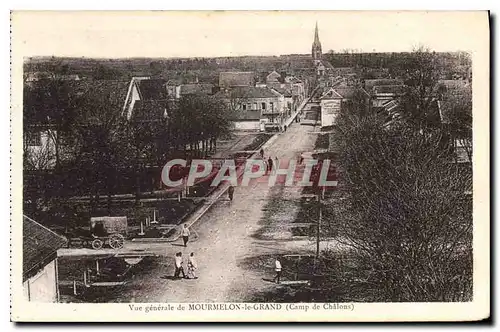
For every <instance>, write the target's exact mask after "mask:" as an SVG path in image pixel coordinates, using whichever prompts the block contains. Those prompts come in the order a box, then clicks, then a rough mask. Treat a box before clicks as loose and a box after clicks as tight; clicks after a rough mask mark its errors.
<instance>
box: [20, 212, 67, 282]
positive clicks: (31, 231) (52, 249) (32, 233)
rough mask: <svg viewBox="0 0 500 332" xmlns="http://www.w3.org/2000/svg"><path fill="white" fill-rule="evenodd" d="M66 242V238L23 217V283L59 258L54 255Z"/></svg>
mask: <svg viewBox="0 0 500 332" xmlns="http://www.w3.org/2000/svg"><path fill="white" fill-rule="evenodd" d="M66 242H67V240H66V238H65V237H63V236H60V235H58V234H56V233H54V232H53V231H51V230H50V229H48V228H47V227H45V226H43V225H41V224H39V223H37V222H36V221H34V220H33V219H31V218H29V217H27V216H23V281H24V280H26V279H28V278H29V277H31V276H32V275H34V274H36V272H37V271H38V270H39V269H41V268H43V267H44V266H45V265H46V264H47V263H49V262H50V261H51V260H53V259H54V258H55V257H57V256H54V255H57V250H58V249H59V248H61V247H63V246H65V245H66ZM53 256H54V257H53Z"/></svg>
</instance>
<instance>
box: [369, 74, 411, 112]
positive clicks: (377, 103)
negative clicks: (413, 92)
mask: <svg viewBox="0 0 500 332" xmlns="http://www.w3.org/2000/svg"><path fill="white" fill-rule="evenodd" d="M361 84H362V87H363V88H364V89H365V91H366V92H368V93H369V94H370V96H371V100H372V107H373V108H374V109H382V108H383V107H384V104H386V103H388V102H389V101H391V100H394V99H397V98H399V97H401V96H402V95H403V94H404V92H405V86H404V82H403V80H398V79H376V80H364V81H362V83H361Z"/></svg>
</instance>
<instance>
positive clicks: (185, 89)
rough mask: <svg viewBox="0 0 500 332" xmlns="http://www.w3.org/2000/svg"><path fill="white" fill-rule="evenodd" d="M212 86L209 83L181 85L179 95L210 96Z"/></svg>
mask: <svg viewBox="0 0 500 332" xmlns="http://www.w3.org/2000/svg"><path fill="white" fill-rule="evenodd" d="M213 88H214V85H213V84H210V83H192V84H182V85H181V87H180V94H181V95H189V94H205V95H209V94H212V91H213Z"/></svg>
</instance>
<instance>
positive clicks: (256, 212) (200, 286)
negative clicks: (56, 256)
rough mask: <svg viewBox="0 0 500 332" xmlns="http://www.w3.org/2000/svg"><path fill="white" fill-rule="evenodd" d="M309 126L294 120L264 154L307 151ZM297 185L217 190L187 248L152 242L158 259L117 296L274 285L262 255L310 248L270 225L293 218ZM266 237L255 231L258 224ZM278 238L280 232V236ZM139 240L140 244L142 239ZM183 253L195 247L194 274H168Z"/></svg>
mask: <svg viewBox="0 0 500 332" xmlns="http://www.w3.org/2000/svg"><path fill="white" fill-rule="evenodd" d="M313 131H314V127H312V126H305V125H300V124H298V123H294V124H293V125H292V126H291V127H290V128H288V130H287V131H286V132H284V133H281V134H279V137H278V138H277V139H276V140H275V141H274V142H273V144H272V145H271V146H270V147H269V148H268V149H267V151H265V155H266V158H267V156H269V155H270V156H272V157H278V158H283V159H284V158H296V157H297V155H298V154H300V153H301V152H303V151H311V150H312V149H313V147H314V142H315V140H316V137H317V135H316V134H314V133H313ZM299 196H300V188H296V187H283V186H282V185H276V186H274V187H269V186H268V184H267V181H259V182H257V183H254V184H253V185H251V186H248V187H238V188H236V190H235V195H234V200H233V201H232V202H230V201H229V200H228V198H227V196H225V195H224V196H222V197H221V198H220V199H219V201H218V202H217V203H215V204H214V205H213V206H212V208H211V209H210V210H209V211H208V212H207V213H206V214H205V215H204V216H203V217H202V218H201V219H200V220H199V221H198V222H197V223H196V225H194V226H193V227H192V231H193V233H196V236H193V237H195V239H194V240H193V241H192V242H190V243H188V246H187V248H184V247H182V246H180V244H181V240H179V241H178V242H177V243H165V244H154V245H153V247H154V248H151V249H154V250H155V251H157V252H159V253H164V255H165V257H162V258H161V260H160V261H159V264H157V265H156V266H154V267H152V268H151V269H150V270H149V271H146V272H145V273H142V274H140V275H137V276H136V277H135V279H134V280H133V281H132V282H131V283H130V284H129V285H128V286H127V287H125V288H123V289H121V290H120V292H119V296H117V297H116V298H114V299H110V300H111V301H118V302H129V301H133V302H240V301H245V300H248V299H249V298H250V297H251V296H252V295H253V294H255V293H256V292H263V291H266V290H269V289H272V288H275V287H276V285H275V284H273V283H271V282H269V281H265V280H263V278H272V276H273V266H272V263H273V260H272V258H271V256H269V257H267V258H265V259H262V255H274V254H282V253H286V252H296V251H297V250H298V249H300V250H301V251H303V250H311V251H312V250H314V243H313V242H309V241H307V240H306V241H304V239H301V241H297V243H296V245H294V243H293V240H292V241H290V237H289V234H287V231H286V230H280V229H279V227H278V228H276V227H273V225H274V224H276V223H277V222H283V220H288V221H293V219H294V217H295V213H296V210H297V209H296V207H295V206H294V201H295V200H297V198H298V197H299ZM272 201H275V202H290V204H289V205H286V204H285V205H284V206H283V207H282V208H281V210H280V211H274V212H273V213H269V208H270V202H272ZM263 229H266V230H267V232H268V233H269V234H268V236H267V237H266V239H262V238H261V237H259V236H257V234H261V233H262V230H263ZM283 238H286V239H285V240H283ZM143 245H144V244H143ZM179 251H180V252H182V253H183V256H184V257H185V258H184V260H185V261H186V262H187V256H188V255H189V254H190V253H191V252H194V253H195V257H196V260H197V262H198V267H199V268H198V271H197V273H198V275H199V279H196V280H186V279H182V280H172V278H171V276H172V275H173V262H174V254H175V253H176V252H179Z"/></svg>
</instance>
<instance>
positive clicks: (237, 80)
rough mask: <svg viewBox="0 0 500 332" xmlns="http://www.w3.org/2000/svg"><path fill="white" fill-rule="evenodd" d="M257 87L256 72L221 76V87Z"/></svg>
mask: <svg viewBox="0 0 500 332" xmlns="http://www.w3.org/2000/svg"><path fill="white" fill-rule="evenodd" d="M253 85H255V74H254V72H248V71H244V72H243V71H240V72H221V73H220V74H219V86H220V87H225V88H230V87H236V86H253Z"/></svg>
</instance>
